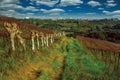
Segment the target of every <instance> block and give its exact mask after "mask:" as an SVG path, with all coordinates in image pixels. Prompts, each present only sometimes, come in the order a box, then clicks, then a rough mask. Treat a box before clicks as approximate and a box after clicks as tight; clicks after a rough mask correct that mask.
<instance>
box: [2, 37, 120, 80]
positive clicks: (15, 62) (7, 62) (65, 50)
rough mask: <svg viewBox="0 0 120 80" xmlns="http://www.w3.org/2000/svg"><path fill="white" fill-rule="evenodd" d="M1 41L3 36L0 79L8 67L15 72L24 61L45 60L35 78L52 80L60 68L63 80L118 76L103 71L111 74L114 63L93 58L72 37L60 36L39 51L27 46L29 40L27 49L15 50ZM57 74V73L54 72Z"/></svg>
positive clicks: (96, 79)
mask: <svg viewBox="0 0 120 80" xmlns="http://www.w3.org/2000/svg"><path fill="white" fill-rule="evenodd" d="M3 42H4V40H3V38H0V45H2V47H1V49H0V80H6V78H7V75H8V71H9V70H11V71H13V72H15V71H17V70H18V69H19V68H21V67H22V66H23V65H25V64H26V62H29V63H31V64H33V65H35V64H36V63H39V62H44V64H45V65H47V66H44V67H40V68H41V69H40V71H41V74H40V75H39V76H38V77H37V80H50V79H51V80H54V79H55V78H54V76H55V75H56V74H57V72H59V70H63V71H62V75H59V76H60V79H62V80H88V79H89V80H93V79H95V80H99V79H105V80H116V79H117V78H118V75H117V76H116V73H115V72H114V73H113V74H112V75H110V76H109V75H104V74H105V72H107V73H108V74H111V71H112V70H113V66H111V67H110V68H106V65H105V64H104V62H102V61H99V60H97V59H96V58H95V54H96V52H94V51H93V52H87V50H86V49H85V48H84V47H83V46H82V45H81V44H80V43H79V41H78V40H76V39H74V38H63V39H61V40H60V41H58V42H55V43H54V46H51V47H49V48H47V47H46V48H41V49H40V51H38V50H36V51H35V52H34V51H32V50H31V48H30V46H31V45H30V41H28V42H27V45H28V46H27V50H26V51H22V50H20V48H19V47H17V50H18V51H15V52H9V49H11V47H10V44H9V46H3V45H6V43H3ZM17 46H18V45H17ZM5 47H7V49H5ZM3 48H4V49H3ZM90 53H91V54H90ZM97 53H98V54H99V53H101V52H97ZM112 58H114V57H112ZM63 60H64V61H65V62H63ZM21 61H22V62H21ZM44 64H43V65H44ZM62 68H63V69H62ZM9 75H10V74H9ZM4 78H5V79H4ZM57 78H59V77H58V76H57ZM20 80H24V78H20Z"/></svg>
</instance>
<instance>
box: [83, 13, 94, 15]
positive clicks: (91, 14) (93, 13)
mask: <svg viewBox="0 0 120 80" xmlns="http://www.w3.org/2000/svg"><path fill="white" fill-rule="evenodd" d="M85 14H86V15H95V14H96V13H85Z"/></svg>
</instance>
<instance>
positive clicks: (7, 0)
mask: <svg viewBox="0 0 120 80" xmlns="http://www.w3.org/2000/svg"><path fill="white" fill-rule="evenodd" d="M15 3H19V0H0V4H15Z"/></svg>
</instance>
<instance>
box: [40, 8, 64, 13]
mask: <svg viewBox="0 0 120 80" xmlns="http://www.w3.org/2000/svg"><path fill="white" fill-rule="evenodd" d="M40 11H42V12H43V13H61V12H65V11H64V10H63V9H59V8H55V9H50V10H46V9H40Z"/></svg>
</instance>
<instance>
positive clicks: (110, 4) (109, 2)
mask: <svg viewBox="0 0 120 80" xmlns="http://www.w3.org/2000/svg"><path fill="white" fill-rule="evenodd" d="M106 5H107V6H108V7H115V6H117V4H116V3H115V1H114V0H107V3H106Z"/></svg>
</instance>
